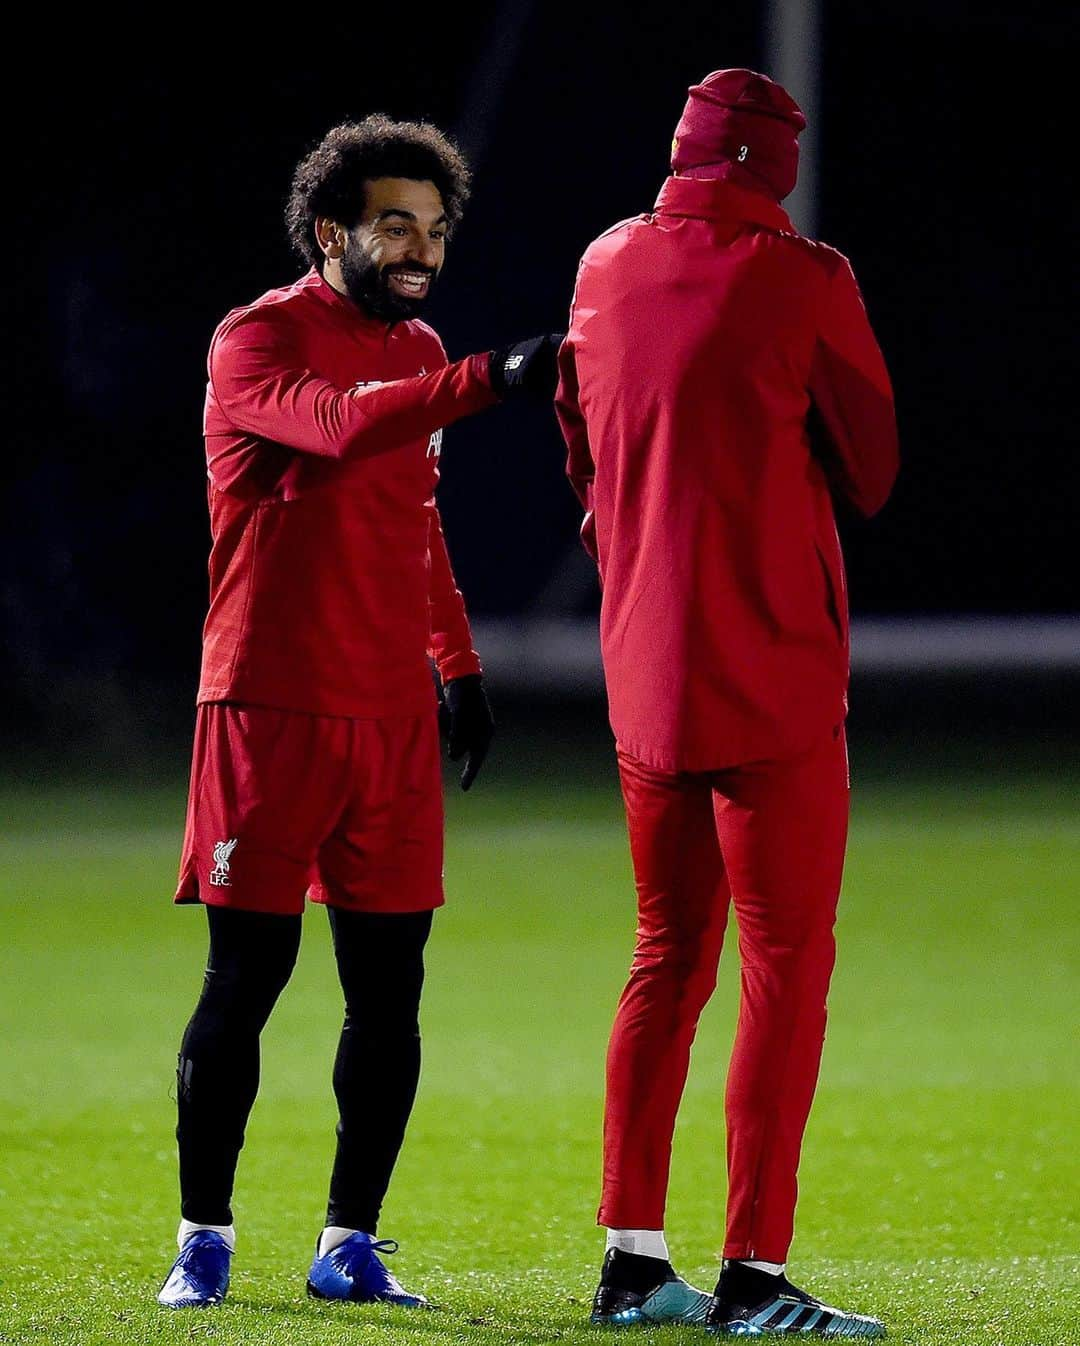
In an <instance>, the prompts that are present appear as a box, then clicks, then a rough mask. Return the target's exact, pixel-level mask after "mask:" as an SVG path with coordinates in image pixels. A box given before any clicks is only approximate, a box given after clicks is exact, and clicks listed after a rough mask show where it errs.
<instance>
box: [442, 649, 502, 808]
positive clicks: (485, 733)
mask: <svg viewBox="0 0 1080 1346" xmlns="http://www.w3.org/2000/svg"><path fill="white" fill-rule="evenodd" d="M439 721H440V726H441V728H442V731H443V734H444V735H445V737H446V740H447V748H448V750H449V753H450V760H451V761H452V762H457V761H458V760H460V758H462V757H464V756H465V754H466V753H468V757H467V758H466V761H465V770H464V771H463V772H462V773H461V788H462V789H463V790H467V789H468V788H469V786H470V785H472V783H473V781H474V780H475V779H476V773H477V772H478V771H479V770H480V768H481V766H482V765H483V762H484V758H485V757H486V756H487V750H488V747H489V745H490V743H491V739H492V736H493V735H494V733H495V720H494V718H493V716H492V714H491V707H490V706H489V705H488V699H487V696H486V694H485V692H484V684H483V679H482V678H481V676H480V674H479V673H469V674H466V676H465V677H463V678H452V679H451V680H450V681H449V682H448V683H447V684H446V686H445V687H444V688H443V701H442V704H441V705H440V707H439Z"/></svg>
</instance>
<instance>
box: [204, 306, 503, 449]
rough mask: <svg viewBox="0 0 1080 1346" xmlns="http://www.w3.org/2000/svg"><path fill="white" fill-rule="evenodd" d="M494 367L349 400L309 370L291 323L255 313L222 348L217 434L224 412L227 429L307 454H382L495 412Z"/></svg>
mask: <svg viewBox="0 0 1080 1346" xmlns="http://www.w3.org/2000/svg"><path fill="white" fill-rule="evenodd" d="M489 365H490V355H489V354H488V353H484V354H482V355H470V356H468V357H467V358H466V359H464V360H458V361H456V362H455V363H454V364H451V365H446V366H445V367H444V368H442V369H437V370H435V371H434V372H432V373H430V374H421V375H418V376H417V377H416V378H408V379H397V380H395V381H394V382H392V383H383V384H378V385H376V386H374V387H370V388H355V389H351V390H349V391H345V390H343V389H341V388H338V387H336V386H335V385H334V384H333V383H331V382H330V381H329V380H328V379H325V378H322V377H321V376H320V375H318V374H316V373H314V372H313V371H312V370H310V369H308V368H306V367H305V365H304V364H303V362H302V360H301V358H300V356H299V354H298V352H297V350H296V346H295V341H294V339H293V335H292V333H291V331H290V326H289V322H288V320H287V319H283V318H282V317H280V316H279V315H276V314H274V313H273V312H272V311H270V312H267V311H264V310H255V311H252V312H249V313H245V314H242V315H241V316H240V317H238V318H236V319H234V320H232V321H230V322H227V323H225V324H224V326H223V327H222V328H221V329H219V331H218V333H217V335H216V336H215V338H214V342H213V344H212V346H211V348H210V361H209V370H210V403H209V406H208V415H207V419H208V427H210V426H211V425H212V415H213V409H214V408H215V407H216V409H217V411H218V412H219V413H220V415H221V417H222V418H223V419H224V421H225V422H226V428H227V427H228V426H231V427H233V428H234V429H236V430H240V431H242V432H243V433H245V434H250V435H258V436H259V437H260V438H261V439H269V440H274V441H275V442H276V443H278V444H284V445H287V446H288V447H289V448H291V449H297V450H299V451H300V452H301V453H313V454H318V455H320V456H322V457H327V458H344V457H345V456H350V457H355V456H367V455H369V454H375V453H382V452H385V451H386V450H388V449H394V448H398V447H400V445H402V444H405V443H409V442H410V441H412V440H414V439H417V438H419V437H421V436H423V435H428V434H431V433H432V432H433V431H435V430H438V429H439V428H440V427H442V426H444V425H449V424H450V423H451V422H453V421H457V420H460V419H461V418H462V417H463V416H470V415H472V414H473V413H474V412H477V411H482V410H484V408H485V407H490V406H493V405H494V404H495V403H496V402H497V401H498V400H499V399H498V397H497V396H496V395H495V393H494V392H493V391H492V388H491V379H490V375H489Z"/></svg>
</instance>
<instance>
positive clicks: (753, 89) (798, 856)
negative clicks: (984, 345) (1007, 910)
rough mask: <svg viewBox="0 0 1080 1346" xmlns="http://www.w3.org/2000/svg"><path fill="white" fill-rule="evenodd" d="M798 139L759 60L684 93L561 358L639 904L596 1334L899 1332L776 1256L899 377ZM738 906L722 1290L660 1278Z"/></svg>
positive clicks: (807, 1081)
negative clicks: (675, 1168) (697, 1079)
mask: <svg viewBox="0 0 1080 1346" xmlns="http://www.w3.org/2000/svg"><path fill="white" fill-rule="evenodd" d="M804 125H805V121H804V119H803V116H802V114H801V112H800V111H799V108H798V107H797V106H796V104H795V102H794V101H793V100H792V99H791V98H790V97H789V96H788V94H787V93H786V92H785V91H784V90H783V89H782V88H780V87H779V85H777V84H775V83H773V82H772V81H771V80H769V79H767V78H766V77H765V76H762V75H758V74H755V73H754V72H752V71H748V70H722V71H717V72H716V73H714V74H712V75H709V76H708V78H707V79H705V80H704V81H703V82H702V83H701V84H700V85H697V86H695V87H694V88H692V89H691V90H690V98H689V101H688V103H687V105H686V109H685V111H684V113H683V116H682V120H681V121H680V123H679V126H678V128H677V130H676V134H675V141H674V145H673V152H672V176H671V177H669V178H668V180H667V181H666V182H665V184H664V186H663V189H662V190H661V192H660V196H659V199H658V201H657V203H656V207H655V210H654V211H653V212H651V213H650V214H647V215H643V216H639V217H637V218H636V219H633V220H628V221H625V222H623V223H622V224H619V225H616V226H615V227H614V228H612V229H610V230H608V232H607V233H605V234H603V235H602V236H601V237H600V238H598V239H597V240H596V241H595V242H594V243H592V244H591V245H590V247H589V248H588V249H587V251H586V253H585V256H584V258H583V259H582V262H581V267H580V270H579V272H578V279H577V286H576V290H575V295H574V303H573V309H572V314H571V324H570V332H569V334H568V337H567V341H566V344H565V346H564V348H563V351H562V353H561V355H560V367H561V372H562V380H561V385H560V391H559V394H558V402H557V406H558V410H559V415H560V420H561V422H562V427H563V431H564V434H565V437H566V440H567V443H568V445H569V450H570V452H569V464H568V470H569V474H570V478H571V481H572V483H573V485H574V487H575V489H576V490H577V492H578V494H579V496H580V498H581V501H582V504H583V505H584V507H585V510H586V515H585V523H584V526H583V530H582V535H583V539H584V541H585V544H586V546H587V547H588V548H589V550H590V551H591V553H592V555H593V556H594V558H595V559H596V560H597V563H598V565H599V570H600V576H601V582H602V585H603V602H602V607H601V617H600V635H601V648H602V653H603V660H604V670H605V677H606V681H607V690H608V699H609V703H610V712H611V724H612V728H613V730H614V732H615V737H616V741H617V751H618V763H619V773H620V777H621V781H622V789H623V797H624V800H625V804H626V814H627V821H628V826H629V832H630V847H631V854H632V858H633V863H634V872H635V878H636V881H637V892H638V930H637V944H636V948H635V951H634V959H633V964H632V968H631V973H630V979H629V982H628V984H627V986H626V989H625V991H624V992H623V995H622V999H621V1000H620V1002H619V1007H618V1011H617V1013H616V1018H615V1025H614V1028H613V1030H612V1035H611V1043H610V1047H609V1052H608V1063H607V1097H606V1103H605V1118H604V1175H603V1193H602V1198H601V1204H600V1211H599V1215H598V1221H599V1223H600V1224H601V1225H605V1226H607V1231H608V1232H607V1251H606V1255H605V1259H604V1266H603V1270H602V1272H601V1279H600V1286H599V1289H598V1290H597V1293H596V1299H595V1301H594V1305H593V1314H592V1317H593V1321H594V1322H599V1323H629V1322H640V1321H646V1322H647V1321H663V1320H670V1319H675V1320H682V1321H689V1322H701V1323H704V1324H705V1325H706V1326H707V1327H708V1328H709V1329H710V1330H712V1331H713V1332H715V1333H716V1334H717V1335H720V1336H749V1337H753V1336H761V1335H771V1334H774V1333H775V1334H778V1335H802V1334H806V1333H810V1334H818V1335H821V1336H824V1337H830V1338H831V1337H877V1336H880V1335H882V1334H883V1331H884V1329H883V1327H882V1325H881V1323H880V1322H879V1321H878V1320H877V1319H875V1318H869V1317H865V1316H863V1315H859V1314H854V1313H849V1312H846V1311H843V1310H840V1309H834V1308H831V1307H829V1306H828V1305H826V1304H823V1303H821V1302H820V1301H819V1300H817V1299H815V1298H814V1297H813V1296H812V1295H809V1294H806V1293H805V1292H804V1291H802V1290H800V1289H798V1288H797V1287H796V1286H795V1285H793V1284H792V1283H791V1282H790V1281H789V1280H788V1279H787V1276H786V1267H785V1263H786V1259H787V1254H788V1246H789V1244H790V1242H791V1237H792V1228H793V1220H794V1210H795V1197H796V1172H797V1168H798V1162H799V1151H800V1147H801V1144H802V1137H803V1130H804V1128H805V1125H806V1120H807V1116H808V1114H809V1111H810V1105H811V1101H812V1099H813V1095H814V1091H815V1087H816V1083H817V1075H818V1066H819V1062H820V1059H821V1051H822V1044H823V1041H824V1036H825V1001H826V995H827V992H828V986H829V979H830V975H831V972H832V967H833V962H834V957H835V944H834V940H833V923H834V920H835V916H836V906H837V897H838V894H839V891H840V876H841V871H842V868H843V860H844V849H845V842H846V835H847V820H848V795H849V786H848V777H847V754H846V747H845V736H844V720H845V714H846V709H847V699H846V689H847V677H848V617H847V602H846V595H845V587H844V572H843V562H842V559H841V554H840V545H839V541H838V539H837V534H836V526H835V522H834V517H833V501H834V499H838V500H841V501H843V502H845V503H846V504H848V505H850V506H853V507H854V508H855V509H856V510H857V511H859V512H860V513H862V514H865V515H869V514H873V513H874V512H875V511H876V510H878V509H879V508H880V507H881V505H882V504H884V502H885V499H886V497H887V496H888V494H889V491H890V489H891V487H892V483H893V479H894V477H895V475H896V469H897V442H896V423H895V417H894V413H893V401H892V392H891V388H890V385H889V377H888V374H887V373H886V370H885V365H884V362H883V360H882V357H881V353H880V351H879V349H878V346H877V342H876V341H875V339H874V335H873V333H872V331H871V329H870V325H869V322H868V320H867V317H866V312H865V310H864V308H863V305H862V300H861V297H860V295H859V290H858V287H857V285H856V283H855V278H854V276H853V274H852V271H851V268H850V266H849V265H848V262H847V260H846V259H845V258H844V257H843V256H841V255H840V254H839V253H838V252H836V251H834V250H833V249H832V248H828V247H825V246H824V245H822V244H820V243H814V242H810V241H809V240H807V239H804V238H801V237H800V236H799V235H798V234H797V233H796V231H795V229H794V228H793V226H792V224H791V221H790V220H789V219H788V217H787V215H786V214H785V213H784V211H783V210H782V209H781V207H780V204H779V202H780V201H781V200H783V198H784V197H785V196H786V195H787V194H788V193H789V192H790V191H791V189H792V187H793V186H794V185H795V178H796V167H797V162H798V158H797V156H798V149H797V136H798V134H799V132H800V130H801V129H802V128H803V126H804ZM731 905H734V908H735V912H736V915H737V918H738V924H739V952H740V956H741V962H742V997H741V1003H740V1009H739V1021H738V1028H737V1031H736V1037H735V1045H734V1051H733V1053H732V1059H731V1066H730V1070H729V1073H728V1081H727V1098H726V1115H727V1155H728V1196H727V1229H726V1237H725V1241H724V1259H725V1260H724V1265H723V1268H722V1270H721V1272H720V1276H719V1279H718V1281H717V1283H716V1287H715V1290H714V1292H713V1294H712V1295H711V1296H710V1295H706V1294H703V1293H701V1292H698V1291H695V1290H694V1289H693V1288H692V1287H691V1286H688V1285H687V1284H686V1282H685V1281H683V1280H681V1279H680V1278H679V1277H677V1276H676V1274H675V1272H674V1270H673V1269H672V1266H671V1262H670V1260H669V1257H668V1249H667V1243H666V1240H665V1236H664V1207H665V1202H666V1196H667V1182H668V1168H669V1163H670V1158H671V1140H672V1133H673V1129H674V1125H675V1117H676V1113H677V1110H678V1106H679V1101H680V1098H681V1095H682V1091H683V1086H684V1084H685V1081H686V1074H687V1068H688V1065H689V1058H690V1047H691V1043H692V1041H693V1038H694V1033H695V1030H696V1027H697V1021H698V1016H699V1014H700V1012H701V1010H702V1008H703V1006H704V1005H705V1003H706V1001H707V1000H708V998H709V996H710V995H711V993H712V990H713V987H714V985H715V980H716V969H717V962H718V959H719V957H720V951H721V946H722V943H723V939H724V931H725V925H726V922H727V916H728V908H729V906H731Z"/></svg>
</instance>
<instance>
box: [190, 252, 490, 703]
mask: <svg viewBox="0 0 1080 1346" xmlns="http://www.w3.org/2000/svg"><path fill="white" fill-rule="evenodd" d="M487 365H488V357H487V356H486V355H478V356H470V357H469V358H468V359H466V360H461V361H458V362H457V363H456V364H452V365H448V364H447V362H446V353H445V351H444V350H443V347H442V343H441V342H440V340H439V338H438V337H437V336H436V334H435V333H434V332H433V331H432V330H431V328H430V327H428V326H427V325H426V324H424V323H422V322H415V321H413V322H402V323H396V324H394V325H393V326H390V325H388V324H386V323H384V322H381V321H379V320H377V319H374V318H370V317H368V316H367V315H366V314H364V313H363V312H362V311H361V310H360V309H359V308H358V307H357V306H356V305H355V304H353V303H352V302H351V301H350V300H348V299H346V298H344V297H343V296H342V295H339V294H338V293H337V292H336V291H335V290H334V289H333V288H332V287H331V286H330V285H328V284H327V283H326V282H325V281H324V280H323V279H322V278H321V277H320V276H319V274H318V272H316V271H315V270H312V271H310V272H309V273H308V274H307V275H306V276H304V277H303V278H302V279H301V280H299V281H297V282H296V284H294V285H290V286H288V287H287V288H285V289H281V290H271V291H270V292H269V293H268V294H265V295H263V296H262V298H261V299H258V300H256V301H255V303H254V304H251V305H249V306H248V307H246V308H240V309H235V310H233V312H231V313H230V314H229V315H228V316H227V317H226V318H225V320H224V321H223V322H222V323H221V325H220V327H218V329H217V331H216V332H215V334H214V338H213V342H212V343H211V346H210V358H209V374H210V382H209V386H208V389H207V395H206V413H205V433H206V462H207V469H208V475H209V479H210V480H209V497H210V528H211V533H212V535H213V547H212V550H211V553H210V611H209V614H208V616H207V619H206V627H205V630H204V633H203V660H202V677H201V680H200V685H199V694H198V699H199V700H200V701H240V702H246V703H248V704H252V705H263V706H273V707H276V708H278V709H282V710H298V711H307V712H310V713H313V714H319V715H344V716H358V717H365V718H366V717H378V716H387V715H416V714H420V713H422V712H423V711H424V710H426V709H429V708H430V707H431V705H432V696H433V692H432V685H431V674H430V671H429V664H428V655H429V654H430V656H431V657H433V658H434V659H435V661H436V663H437V665H438V669H439V673H440V675H441V677H442V679H443V680H444V681H446V680H447V679H449V678H455V677H460V676H462V675H463V674H466V673H476V672H479V670H480V663H479V660H478V659H477V656H476V653H475V651H474V650H473V648H472V637H471V634H470V632H469V624H468V620H467V618H466V616H465V607H464V604H463V602H462V598H461V594H460V592H459V591H458V589H457V586H456V584H455V582H454V577H453V574H452V572H451V569H450V562H449V560H448V558H447V554H446V545H445V543H444V541H443V534H442V527H441V524H440V521H439V514H438V510H437V509H436V506H435V501H434V497H433V492H434V489H435V483H436V481H437V480H438V475H439V474H438V455H439V450H440V447H441V440H442V433H441V428H442V427H443V426H444V425H447V424H449V423H450V422H451V421H455V420H458V419H459V418H460V417H462V416H467V415H469V414H471V413H472V412H475V411H479V410H481V409H483V408H484V407H488V406H491V405H492V404H493V403H494V402H495V401H496V400H497V399H496V397H495V395H494V393H493V392H492V391H491V385H490V381H489V378H488V368H487Z"/></svg>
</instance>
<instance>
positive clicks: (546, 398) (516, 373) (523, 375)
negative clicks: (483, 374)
mask: <svg viewBox="0 0 1080 1346" xmlns="http://www.w3.org/2000/svg"><path fill="white" fill-rule="evenodd" d="M565 339H566V333H565V332H549V333H547V335H546V336H538V337H530V339H529V340H528V341H518V342H517V343H516V344H515V345H513V346H501V347H500V348H499V349H498V350H496V351H492V352H491V386H492V388H494V390H495V392H496V393H497V394H498V396H499V397H522V396H523V397H533V398H536V399H537V400H538V401H542V402H550V401H551V400H552V399H553V398H554V396H555V389H556V388H557V387H558V386H559V366H558V364H557V362H556V357H557V356H558V354H559V347H560V346H561V345H562V344H563V341H564V340H565Z"/></svg>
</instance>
